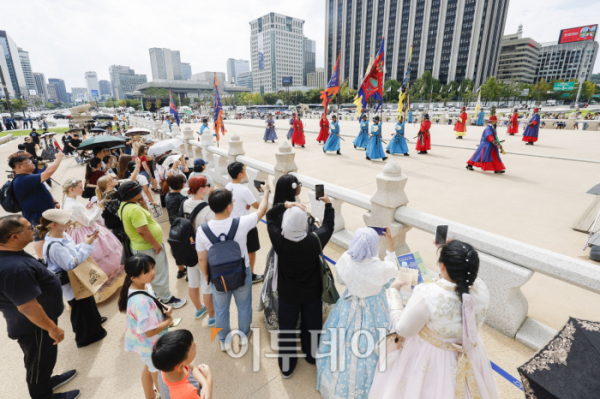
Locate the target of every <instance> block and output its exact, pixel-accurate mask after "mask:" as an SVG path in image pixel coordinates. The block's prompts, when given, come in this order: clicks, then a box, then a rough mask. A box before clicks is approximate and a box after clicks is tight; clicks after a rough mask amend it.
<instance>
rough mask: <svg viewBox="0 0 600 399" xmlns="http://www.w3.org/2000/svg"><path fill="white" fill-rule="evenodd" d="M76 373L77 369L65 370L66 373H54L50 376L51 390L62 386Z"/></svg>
mask: <svg viewBox="0 0 600 399" xmlns="http://www.w3.org/2000/svg"><path fill="white" fill-rule="evenodd" d="M76 375H77V370H70V371H67V372H66V373H62V374H61V375H55V376H54V377H52V378H50V385H51V386H52V390H53V391H54V390H56V389H58V388H60V387H62V386H63V385H65V384H66V383H67V382H69V381H71V380H72V379H73V378H75V376H76Z"/></svg>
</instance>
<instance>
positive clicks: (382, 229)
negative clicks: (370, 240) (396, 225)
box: [367, 226, 385, 236]
mask: <svg viewBox="0 0 600 399" xmlns="http://www.w3.org/2000/svg"><path fill="white" fill-rule="evenodd" d="M367 227H369V228H371V229H373V230H375V232H376V233H377V235H380V236H384V235H385V227H377V226H367Z"/></svg>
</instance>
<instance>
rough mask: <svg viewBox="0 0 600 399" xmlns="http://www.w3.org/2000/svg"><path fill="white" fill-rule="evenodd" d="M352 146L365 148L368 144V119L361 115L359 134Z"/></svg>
mask: <svg viewBox="0 0 600 399" xmlns="http://www.w3.org/2000/svg"><path fill="white" fill-rule="evenodd" d="M352 144H354V148H364V149H366V148H367V144H369V119H368V118H367V115H365V114H363V116H362V121H360V132H359V133H358V136H356V138H355V139H354V141H353V142H352Z"/></svg>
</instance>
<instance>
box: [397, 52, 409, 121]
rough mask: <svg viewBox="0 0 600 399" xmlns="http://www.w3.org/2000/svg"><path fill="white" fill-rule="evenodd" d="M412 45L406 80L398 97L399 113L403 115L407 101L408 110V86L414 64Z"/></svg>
mask: <svg viewBox="0 0 600 399" xmlns="http://www.w3.org/2000/svg"><path fill="white" fill-rule="evenodd" d="M412 51H413V48H412V45H411V46H410V54H409V56H408V64H407V65H406V73H405V74H404V80H403V81H402V86H401V87H400V90H398V91H399V92H400V96H399V97H398V113H399V114H401V113H402V112H404V108H403V106H404V101H405V100H407V101H406V109H408V84H409V83H410V63H411V62H412Z"/></svg>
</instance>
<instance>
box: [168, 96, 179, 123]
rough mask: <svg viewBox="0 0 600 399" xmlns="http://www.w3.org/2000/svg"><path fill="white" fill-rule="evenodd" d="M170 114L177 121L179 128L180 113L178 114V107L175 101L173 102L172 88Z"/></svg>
mask: <svg viewBox="0 0 600 399" xmlns="http://www.w3.org/2000/svg"><path fill="white" fill-rule="evenodd" d="M169 113H171V114H173V117H174V118H175V120H176V121H177V126H179V112H177V106H176V105H175V101H174V100H173V94H172V93H171V87H169Z"/></svg>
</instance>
